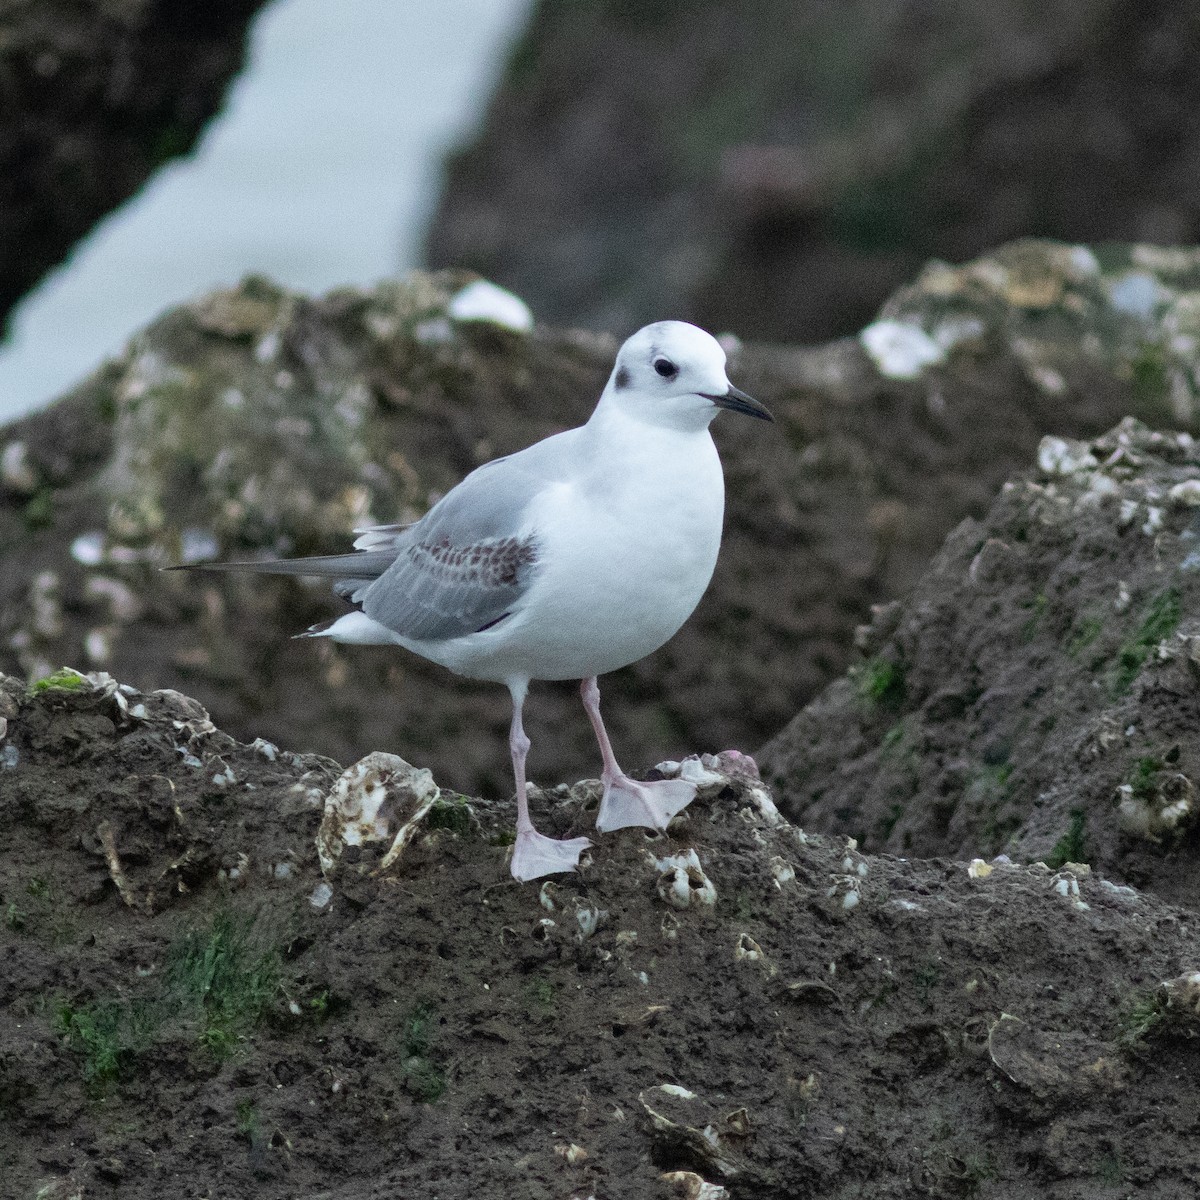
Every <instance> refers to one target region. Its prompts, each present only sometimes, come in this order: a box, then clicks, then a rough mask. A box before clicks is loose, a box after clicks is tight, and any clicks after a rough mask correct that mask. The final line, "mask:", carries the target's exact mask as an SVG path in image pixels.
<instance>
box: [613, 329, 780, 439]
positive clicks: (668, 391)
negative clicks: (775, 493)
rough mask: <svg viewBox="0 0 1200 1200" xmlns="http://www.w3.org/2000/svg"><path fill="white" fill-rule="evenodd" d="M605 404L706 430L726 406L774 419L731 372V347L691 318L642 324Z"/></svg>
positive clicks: (639, 417) (656, 421) (621, 358)
mask: <svg viewBox="0 0 1200 1200" xmlns="http://www.w3.org/2000/svg"><path fill="white" fill-rule="evenodd" d="M600 407H601V408H602V409H606V410H608V411H615V412H620V413H621V414H622V415H623V416H626V417H629V418H632V419H633V420H636V421H641V422H645V423H646V424H650V425H660V426H666V427H667V428H670V429H679V430H690V429H704V428H706V427H707V426H708V425H709V423H710V422H711V421H712V419H713V418H714V417H715V416H716V415H717V413H718V411H719V410H720V409H722V408H729V409H733V410H734V411H736V412H743V413H746V414H747V415H748V416H752V417H760V418H762V419H763V420H767V421H769V420H771V419H772V418H771V414H770V413H769V412H768V411H767V410H766V409H765V408H764V407H763V406H762V405H761V404H759V403H758V401H757V400H752V399H751V398H750V397H749V396H747V395H746V393H745V392H741V391H739V390H738V389H737V388H735V387H733V385H732V384H730V382H729V379H728V377H727V376H726V374H725V351H724V350H722V349H721V344H720V343H719V342H718V341H717V339H716V338H715V337H713V336H712V335H711V334H709V333H705V332H704V330H703V329H698V328H697V327H696V326H695V325H689V324H688V323H687V322H686V321H657V322H655V323H654V324H653V325H647V326H645V327H644V328H642V329H639V330H638V331H637V333H635V334H634V335H633V336H632V337H631V338H629V339H628V341H626V342H625V344H624V345H623V346H622V347H621V349H620V352H619V353H618V354H617V361H616V364H615V365H614V367H613V372H612V375H611V376H609V380H608V386H607V387H606V388H605V389H604V395H603V397H601V401H600Z"/></svg>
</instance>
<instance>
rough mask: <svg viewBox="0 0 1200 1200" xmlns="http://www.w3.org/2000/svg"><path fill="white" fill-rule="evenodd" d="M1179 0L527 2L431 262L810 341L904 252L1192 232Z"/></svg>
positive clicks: (452, 181) (958, 256) (916, 255)
mask: <svg viewBox="0 0 1200 1200" xmlns="http://www.w3.org/2000/svg"><path fill="white" fill-rule="evenodd" d="M1198 48H1200V8H1197V6H1196V5H1194V4H1181V3H1179V2H1178V0H1048V2H1047V3H1044V4H1039V5H1033V6H1031V5H1029V4H1026V3H1024V2H1023V0H987V2H985V3H979V2H971V3H965V4H958V3H947V2H945V0H938V2H935V3H929V2H927V0H849V2H846V3H827V2H825V0H804V2H801V3H796V2H794V0H754V2H752V3H748V4H744V3H737V2H736V0H698V2H697V3H694V4H680V3H671V2H669V0H666V2H655V3H641V2H638V0H606V2H603V3H593V4H586V5H580V4H577V3H574V0H540V2H539V3H538V4H537V6H536V8H535V9H534V12H533V15H532V17H531V19H530V21H529V24H528V25H527V26H526V28H525V30H524V31H523V33H522V34H521V36H520V39H519V41H518V43H517V45H516V48H515V50H514V52H513V54H512V56H511V57H510V59H509V62H508V66H507V68H506V71H505V75H504V78H503V81H502V83H501V85H500V87H499V89H498V90H497V92H496V94H495V95H494V96H493V98H492V100H491V103H490V106H489V109H488V115H487V119H486V121H485V123H484V126H483V129H482V130H481V131H480V134H479V136H478V137H477V138H476V139H475V140H474V141H473V142H472V143H471V144H470V145H469V146H468V147H467V148H465V149H464V150H462V151H461V152H460V153H459V154H458V155H456V156H455V157H454V158H453V159H452V160H451V162H450V164H449V169H448V177H447V182H446V187H445V191H444V193H443V195H442V198H441V201H440V203H439V205H438V209H437V212H436V214H435V217H434V220H433V225H432V227H431V229H430V232H429V236H428V243H427V244H428V258H429V262H430V263H431V264H432V265H434V266H450V265H453V266H465V267H472V268H474V269H476V270H479V271H481V272H482V273H483V274H485V275H487V276H488V277H489V278H491V279H494V280H496V281H497V282H498V283H501V284H504V285H506V286H509V287H512V288H515V289H516V290H517V291H518V292H520V293H521V294H522V295H523V296H524V297H525V298H526V299H527V300H528V301H529V302H530V303H531V304H532V305H533V307H534V309H535V311H536V312H537V313H538V314H539V316H541V317H544V318H545V319H546V320H549V321H553V322H557V323H564V322H565V323H571V324H580V323H582V324H585V325H589V326H592V327H594V328H598V329H606V330H613V331H616V332H623V331H628V330H632V329H633V328H635V327H636V326H638V325H640V324H642V323H643V322H645V321H648V320H652V319H656V318H659V317H662V316H664V315H670V316H674V317H681V318H684V319H689V320H695V321H697V322H699V323H700V324H702V325H705V326H710V327H716V328H719V329H731V330H734V331H736V332H737V333H739V334H740V335H742V336H743V337H756V338H767V339H771V340H777V341H789V342H815V341H821V340H824V339H825V338H828V337H832V336H835V335H838V334H844V333H849V332H852V331H853V330H855V329H857V328H858V327H859V326H860V325H863V324H865V323H866V322H867V321H868V320H869V319H870V317H871V315H872V314H873V313H874V311H875V310H876V309H877V308H878V306H879V305H880V304H882V303H883V301H884V300H885V299H886V297H887V296H888V295H889V294H890V293H891V292H892V291H893V290H894V289H895V288H897V287H898V286H899V285H900V284H901V283H903V282H904V281H905V280H907V279H910V278H912V277H913V276H914V275H915V273H916V272H917V270H918V269H919V268H920V266H921V264H922V263H923V262H924V261H925V260H926V259H928V258H931V257H938V258H943V259H948V260H950V261H961V260H964V259H967V258H972V257H974V256H975V255H977V254H980V253H981V252H983V251H985V250H987V249H989V248H991V247H994V246H997V245H999V244H1000V243H1001V242H1005V241H1008V240H1010V239H1012V238H1015V237H1020V236H1029V235H1033V236H1041V237H1051V238H1059V239H1063V240H1068V241H1087V242H1103V241H1109V240H1119V241H1150V242H1158V243H1165V244H1172V243H1179V244H1184V243H1189V242H1194V241H1196V240H1197V237H1198V235H1200V54H1197V49H1198Z"/></svg>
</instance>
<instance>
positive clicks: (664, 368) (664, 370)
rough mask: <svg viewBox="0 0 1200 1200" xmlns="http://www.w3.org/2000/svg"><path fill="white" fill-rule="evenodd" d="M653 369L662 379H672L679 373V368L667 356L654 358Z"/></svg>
mask: <svg viewBox="0 0 1200 1200" xmlns="http://www.w3.org/2000/svg"><path fill="white" fill-rule="evenodd" d="M654 369H655V370H656V371H657V372H658V373H659V374H660V375H661V376H662V377H663V378H664V379H674V378H675V376H676V375H678V374H679V368H678V367H677V366H676V365H675V364H674V363H673V362H672V361H671V360H670V359H669V358H656V359H655V360H654Z"/></svg>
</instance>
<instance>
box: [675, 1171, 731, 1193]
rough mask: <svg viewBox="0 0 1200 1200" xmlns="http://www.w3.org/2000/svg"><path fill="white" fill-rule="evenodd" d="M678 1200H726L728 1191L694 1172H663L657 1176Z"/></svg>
mask: <svg viewBox="0 0 1200 1200" xmlns="http://www.w3.org/2000/svg"><path fill="white" fill-rule="evenodd" d="M659 1179H661V1180H662V1181H663V1183H665V1184H666V1185H667V1186H668V1187H669V1188H670V1189H671V1195H672V1196H675V1197H678V1200H728V1197H729V1189H728V1188H724V1187H722V1186H721V1185H720V1184H719V1183H709V1182H708V1181H707V1180H705V1179H704V1178H703V1177H702V1176H700V1175H697V1174H696V1172H695V1171H664V1172H663V1174H661V1175H660V1176H659Z"/></svg>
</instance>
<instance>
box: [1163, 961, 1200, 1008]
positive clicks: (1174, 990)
mask: <svg viewBox="0 0 1200 1200" xmlns="http://www.w3.org/2000/svg"><path fill="white" fill-rule="evenodd" d="M1158 1000H1159V1004H1160V1005H1161V1006H1162V1007H1163V1008H1164V1009H1166V1010H1167V1012H1170V1013H1177V1014H1179V1015H1181V1016H1184V1017H1186V1018H1190V1019H1192V1020H1195V1019H1197V1018H1200V971H1189V972H1187V973H1185V974H1183V975H1177V976H1176V977H1175V978H1174V979H1168V980H1166V981H1165V982H1163V983H1160V984H1159V985H1158Z"/></svg>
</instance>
